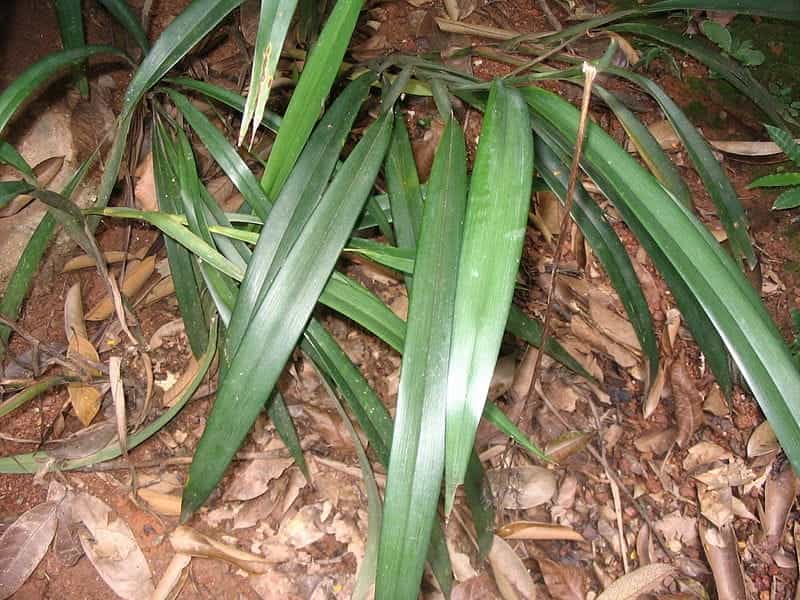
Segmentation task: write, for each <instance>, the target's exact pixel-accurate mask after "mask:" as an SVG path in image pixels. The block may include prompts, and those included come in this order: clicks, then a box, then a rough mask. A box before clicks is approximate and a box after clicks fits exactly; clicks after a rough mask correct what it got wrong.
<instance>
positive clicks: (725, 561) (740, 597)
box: [700, 523, 748, 600]
mask: <svg viewBox="0 0 800 600" xmlns="http://www.w3.org/2000/svg"><path fill="white" fill-rule="evenodd" d="M700 539H701V541H702V543H703V550H704V551H705V553H706V558H707V559H708V564H709V565H711V572H712V573H713V574H714V583H715V584H716V586H717V597H718V598H719V600H744V599H746V598H747V597H748V595H747V592H746V588H745V584H744V576H743V573H742V565H741V562H740V560H739V552H738V549H737V543H736V535H735V534H734V532H733V527H731V526H730V525H726V526H725V527H723V528H720V529H718V528H716V527H714V526H708V525H705V524H704V523H701V524H700Z"/></svg>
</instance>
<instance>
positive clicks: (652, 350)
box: [534, 138, 659, 381]
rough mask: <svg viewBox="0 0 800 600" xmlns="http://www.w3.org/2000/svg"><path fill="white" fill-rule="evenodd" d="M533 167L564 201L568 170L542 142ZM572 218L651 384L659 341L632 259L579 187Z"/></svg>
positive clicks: (656, 369) (598, 208)
mask: <svg viewBox="0 0 800 600" xmlns="http://www.w3.org/2000/svg"><path fill="white" fill-rule="evenodd" d="M534 145H535V148H536V152H535V154H536V167H537V170H538V172H539V174H540V175H541V176H542V177H543V178H544V180H545V181H546V182H547V183H548V185H549V186H550V189H552V190H553V192H554V193H555V194H556V195H557V196H558V197H559V199H560V200H561V202H562V203H563V202H564V201H565V196H566V194H567V184H568V179H569V177H568V172H569V168H568V167H567V166H566V165H565V164H564V162H562V161H561V160H559V159H558V157H557V156H556V155H555V153H554V152H553V151H552V150H551V149H550V148H549V146H547V144H545V143H544V142H543V141H542V140H540V139H538V138H537V139H536V140H535V142H534ZM572 216H573V218H574V219H575V222H576V223H577V224H578V227H580V229H581V231H582V232H583V235H584V236H585V237H586V240H587V241H588V242H589V245H590V246H591V247H592V249H593V250H594V252H595V254H596V255H597V258H598V260H599V261H600V263H601V264H602V265H603V268H604V269H605V271H606V274H607V275H608V277H609V279H610V280H611V284H612V285H613V286H614V289H615V290H617V294H618V295H619V299H620V301H621V302H622V305H623V306H624V307H625V311H626V312H627V314H628V318H629V319H630V321H631V325H633V329H634V330H635V331H636V336H637V337H638V338H639V343H640V344H641V346H642V350H643V351H644V353H645V356H646V357H647V360H648V362H649V365H650V381H653V378H654V377H655V376H656V374H657V373H658V361H659V351H658V341H657V340H656V334H655V330H654V329H653V320H652V318H651V317H650V309H649V308H648V306H647V300H646V299H645V297H644V293H643V292H642V288H641V286H640V285H639V278H638V277H637V276H636V271H634V269H633V265H632V264H631V259H630V257H629V256H628V253H627V251H626V250H625V247H624V246H623V245H622V242H621V241H620V240H619V237H617V234H616V232H615V231H614V229H613V228H612V227H611V225H610V224H609V223H608V221H607V220H606V218H605V213H604V212H603V211H602V210H601V209H600V207H599V206H597V204H595V202H594V201H593V200H592V199H591V197H589V194H587V193H586V190H585V189H584V188H583V186H582V185H580V184H578V186H577V187H576V188H575V198H574V204H573V209H572Z"/></svg>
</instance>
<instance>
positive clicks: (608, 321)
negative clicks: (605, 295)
mask: <svg viewBox="0 0 800 600" xmlns="http://www.w3.org/2000/svg"><path fill="white" fill-rule="evenodd" d="M589 314H590V315H591V317H592V320H593V321H594V322H595V324H596V325H597V326H598V327H599V328H600V331H602V332H603V333H604V334H605V335H607V336H608V337H610V338H611V339H612V340H614V341H615V342H617V343H619V344H622V345H624V346H625V347H626V348H629V349H631V350H633V351H636V352H641V346H640V345H639V338H638V336H637V335H636V330H635V329H634V328H633V325H631V322H630V321H629V320H628V319H624V318H622V317H621V316H619V315H618V314H617V313H616V312H614V311H612V310H609V309H608V308H606V307H605V306H604V305H603V304H601V303H600V302H589Z"/></svg>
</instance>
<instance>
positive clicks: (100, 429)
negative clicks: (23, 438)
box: [44, 421, 116, 459]
mask: <svg viewBox="0 0 800 600" xmlns="http://www.w3.org/2000/svg"><path fill="white" fill-rule="evenodd" d="M115 434H116V426H115V425H114V423H112V422H110V421H103V422H102V423H95V424H94V425H90V426H89V427H87V428H85V429H81V430H80V431H79V432H77V433H75V434H73V435H71V436H69V437H65V438H62V439H60V440H56V441H53V442H46V443H45V445H44V450H45V452H47V454H48V455H49V456H52V457H53V458H58V459H72V458H83V457H84V456H89V455H90V454H94V453H95V452H97V451H98V450H102V449H103V448H105V447H106V446H108V444H109V443H110V442H111V441H112V440H113V439H114V435H115Z"/></svg>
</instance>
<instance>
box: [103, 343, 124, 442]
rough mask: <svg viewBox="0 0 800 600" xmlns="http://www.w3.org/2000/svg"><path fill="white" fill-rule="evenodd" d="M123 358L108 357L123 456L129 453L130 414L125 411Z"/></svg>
mask: <svg viewBox="0 0 800 600" xmlns="http://www.w3.org/2000/svg"><path fill="white" fill-rule="evenodd" d="M121 367H122V359H121V358H120V357H119V356H112V357H111V358H109V359H108V380H109V383H110V384H111V398H112V399H113V400H114V416H115V418H116V422H117V439H118V440H119V447H120V450H121V451H122V454H123V456H127V455H128V416H127V414H126V411H125V388H124V387H123V385H122V374H121V373H120V369H121Z"/></svg>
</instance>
